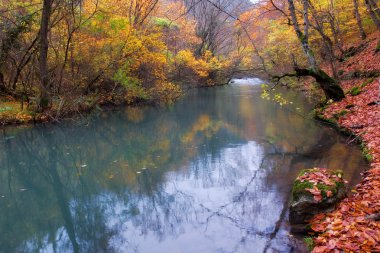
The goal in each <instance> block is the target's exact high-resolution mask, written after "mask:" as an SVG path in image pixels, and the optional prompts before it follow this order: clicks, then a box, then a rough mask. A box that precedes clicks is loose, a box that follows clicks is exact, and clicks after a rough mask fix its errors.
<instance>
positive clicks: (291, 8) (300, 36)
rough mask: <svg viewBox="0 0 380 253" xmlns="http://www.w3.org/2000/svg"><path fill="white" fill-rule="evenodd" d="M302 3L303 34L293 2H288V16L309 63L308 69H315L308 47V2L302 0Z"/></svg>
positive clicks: (291, 0)
mask: <svg viewBox="0 0 380 253" xmlns="http://www.w3.org/2000/svg"><path fill="white" fill-rule="evenodd" d="M302 2H303V5H304V10H303V16H304V24H305V28H304V33H302V31H301V28H300V26H299V24H298V19H297V15H296V8H295V6H294V2H293V0H288V3H289V11H290V16H291V18H292V22H293V27H294V30H295V32H296V34H297V37H298V39H299V40H300V42H301V45H302V49H303V51H304V53H305V55H306V57H307V60H308V62H309V65H310V67H311V68H316V66H317V61H316V60H315V56H314V53H313V51H312V50H311V48H310V46H309V15H308V10H309V8H308V1H307V0H303V1H302Z"/></svg>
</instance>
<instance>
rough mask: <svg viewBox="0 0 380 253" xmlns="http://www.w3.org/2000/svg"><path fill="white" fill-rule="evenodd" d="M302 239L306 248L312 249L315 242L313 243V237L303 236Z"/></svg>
mask: <svg viewBox="0 0 380 253" xmlns="http://www.w3.org/2000/svg"><path fill="white" fill-rule="evenodd" d="M303 241H304V242H305V244H306V247H307V249H308V250H310V251H312V250H313V249H314V247H315V244H314V239H313V237H310V236H308V237H305V238H303Z"/></svg>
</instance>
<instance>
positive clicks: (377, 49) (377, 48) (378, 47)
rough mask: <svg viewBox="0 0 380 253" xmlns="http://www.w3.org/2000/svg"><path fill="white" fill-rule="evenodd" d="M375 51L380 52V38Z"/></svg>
mask: <svg viewBox="0 0 380 253" xmlns="http://www.w3.org/2000/svg"><path fill="white" fill-rule="evenodd" d="M375 52H376V53H378V52H380V40H379V42H377V46H376V49H375Z"/></svg>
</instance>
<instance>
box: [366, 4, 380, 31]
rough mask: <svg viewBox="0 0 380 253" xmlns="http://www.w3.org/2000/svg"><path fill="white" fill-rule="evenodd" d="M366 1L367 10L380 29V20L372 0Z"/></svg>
mask: <svg viewBox="0 0 380 253" xmlns="http://www.w3.org/2000/svg"><path fill="white" fill-rule="evenodd" d="M364 3H365V6H366V7H367V11H368V13H369V15H370V16H371V18H372V21H373V22H374V23H375V25H376V27H377V29H378V30H380V20H379V18H378V17H377V16H376V13H375V12H374V10H373V9H372V5H371V2H370V0H364Z"/></svg>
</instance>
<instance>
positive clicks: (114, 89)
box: [0, 0, 380, 122]
mask: <svg viewBox="0 0 380 253" xmlns="http://www.w3.org/2000/svg"><path fill="white" fill-rule="evenodd" d="M379 16H380V13H379V8H378V4H377V2H376V1H375V0H365V1H363V2H360V1H357V0H347V1H346V0H342V1H281V0H278V1H274V0H273V1H256V2H250V1H247V0H239V1H232V0H217V1H212V0H202V1H195V0H186V1H179V0H178V1H174V0H173V1H170V0H160V1H159V0H148V1H137V0H136V1H132V0H119V1H104V0H96V1H92V0H72V1H71V0H70V1H64V0H48V1H30V0H28V1H26V0H25V1H22V0H20V1H19V0H18V1H11V0H3V1H1V5H0V27H1V32H0V39H1V54H0V92H1V94H2V97H3V99H2V102H15V101H17V103H18V104H19V105H15V104H14V103H13V104H12V103H9V104H8V105H7V104H6V103H5V104H4V106H3V109H2V110H3V111H8V112H7V113H3V115H2V118H3V121H4V122H6V121H7V117H8V121H12V118H14V120H16V121H18V120H19V121H28V120H30V119H31V118H34V120H36V119H40V118H42V119H45V120H52V119H53V120H54V119H56V120H58V119H59V118H62V117H65V116H67V115H70V114H73V113H75V112H76V111H85V110H90V109H91V108H93V107H94V106H96V105H99V104H100V105H102V104H122V103H127V104H135V103H139V102H152V103H156V102H170V101H173V100H175V99H176V98H177V97H178V96H180V94H181V93H182V92H183V91H184V90H186V89H188V88H193V87H195V86H213V85H222V84H226V83H228V80H229V78H230V77H231V76H233V75H234V74H237V73H242V72H243V73H244V72H245V73H248V74H251V75H252V74H255V75H260V76H262V77H265V78H267V79H268V78H269V79H272V80H275V81H276V82H280V83H286V84H288V85H291V84H292V83H293V84H294V83H295V81H294V80H296V79H295V78H292V77H298V78H299V77H303V76H311V77H313V78H314V79H315V80H316V83H317V86H319V88H320V89H321V90H322V91H324V93H325V95H326V97H327V98H328V99H333V100H340V99H342V98H343V97H344V93H343V90H342V89H341V87H340V86H339V81H340V80H341V79H344V77H345V75H344V74H346V75H348V74H349V73H342V72H344V70H341V69H339V66H338V65H339V62H342V61H344V59H345V58H346V57H349V56H350V55H353V54H355V51H356V50H357V49H355V48H353V47H349V45H351V44H352V43H354V42H358V41H360V40H363V39H365V38H366V37H367V36H368V35H370V34H372V33H373V32H375V31H376V30H377V29H379V27H380V21H379V20H380V18H379ZM359 49H360V48H359Z"/></svg>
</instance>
